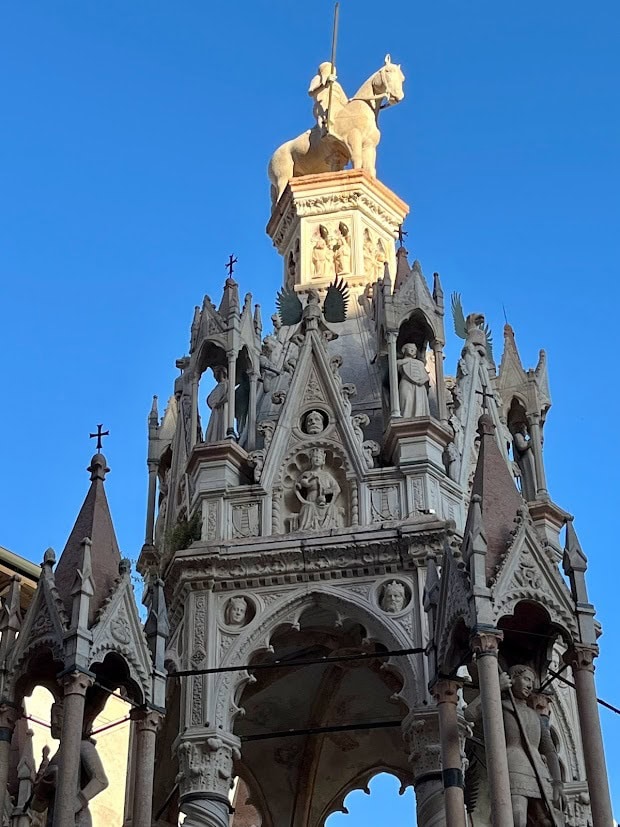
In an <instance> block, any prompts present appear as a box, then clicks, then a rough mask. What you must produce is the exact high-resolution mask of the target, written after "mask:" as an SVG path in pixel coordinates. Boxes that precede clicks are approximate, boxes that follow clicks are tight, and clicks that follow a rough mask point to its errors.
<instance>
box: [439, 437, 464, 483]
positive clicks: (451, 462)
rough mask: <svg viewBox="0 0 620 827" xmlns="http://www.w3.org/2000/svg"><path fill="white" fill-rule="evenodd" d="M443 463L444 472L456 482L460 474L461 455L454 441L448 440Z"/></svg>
mask: <svg viewBox="0 0 620 827" xmlns="http://www.w3.org/2000/svg"><path fill="white" fill-rule="evenodd" d="M443 458H444V463H445V466H446V473H447V474H448V476H449V477H450V479H451V480H454V481H455V482H458V480H459V477H460V476H461V456H460V454H459V449H458V448H457V447H456V445H455V443H454V442H449V443H448V444H447V445H446V450H445V451H444V457H443Z"/></svg>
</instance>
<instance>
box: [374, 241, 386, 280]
mask: <svg viewBox="0 0 620 827" xmlns="http://www.w3.org/2000/svg"><path fill="white" fill-rule="evenodd" d="M386 261H387V255H386V253H385V247H384V246H383V242H382V241H381V239H380V238H378V239H377V246H376V247H375V255H374V270H375V278H377V279H380V278H381V277H382V276H383V271H384V270H385V262H386Z"/></svg>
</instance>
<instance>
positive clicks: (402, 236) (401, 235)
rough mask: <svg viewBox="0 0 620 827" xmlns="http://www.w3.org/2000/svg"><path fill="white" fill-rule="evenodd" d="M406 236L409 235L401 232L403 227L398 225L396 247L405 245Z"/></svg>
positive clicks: (403, 231)
mask: <svg viewBox="0 0 620 827" xmlns="http://www.w3.org/2000/svg"><path fill="white" fill-rule="evenodd" d="M406 235H409V233H407V232H405V230H403V225H402V224H399V225H398V246H399V247H402V246H403V244H404V243H405V236H406Z"/></svg>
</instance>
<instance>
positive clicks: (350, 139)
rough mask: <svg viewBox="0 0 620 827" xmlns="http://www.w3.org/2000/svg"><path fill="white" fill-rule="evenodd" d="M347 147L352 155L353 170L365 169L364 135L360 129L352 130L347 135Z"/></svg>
mask: <svg viewBox="0 0 620 827" xmlns="http://www.w3.org/2000/svg"><path fill="white" fill-rule="evenodd" d="M346 142H347V146H348V147H349V152H350V153H351V163H352V164H353V169H364V163H363V158H362V133H361V132H360V131H359V129H352V130H351V131H350V132H349V134H348V135H347V140H346Z"/></svg>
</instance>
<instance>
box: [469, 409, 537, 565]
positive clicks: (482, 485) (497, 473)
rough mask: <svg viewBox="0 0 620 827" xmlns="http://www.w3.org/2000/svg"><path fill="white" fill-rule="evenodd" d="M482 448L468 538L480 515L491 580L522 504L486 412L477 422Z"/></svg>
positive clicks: (473, 488) (479, 455) (473, 492)
mask: <svg viewBox="0 0 620 827" xmlns="http://www.w3.org/2000/svg"><path fill="white" fill-rule="evenodd" d="M478 434H479V436H480V447H479V450H478V462H477V464H476V471H475V474H474V481H473V485H472V492H471V494H472V496H471V501H470V507H469V512H468V515H467V523H466V526H465V537H467V536H468V534H469V532H470V531H472V530H473V529H474V524H475V523H476V522H478V521H479V516H480V515H479V512H481V516H482V520H483V522H484V537H485V540H486V544H487V553H486V576H487V579H489V578H491V577H492V576H493V574H494V572H495V569H496V566H497V564H498V563H499V562H500V561H501V559H502V557H503V555H504V554H505V552H506V549H507V547H508V544H509V542H510V537H511V532H512V530H513V528H514V520H515V517H516V516H517V511H518V509H519V508H521V507H522V505H523V500H522V498H521V495H520V494H519V492H518V491H517V488H516V486H515V483H514V481H513V479H512V476H511V474H510V471H509V470H508V466H507V465H506V460H505V459H504V457H503V456H502V454H501V452H500V450H499V446H498V444H497V439H496V438H495V425H494V424H493V420H492V419H491V417H490V416H489V414H487V413H483V414H482V416H481V417H480V419H479V420H478Z"/></svg>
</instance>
